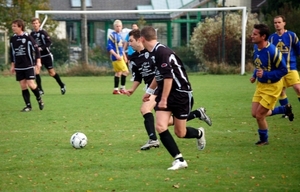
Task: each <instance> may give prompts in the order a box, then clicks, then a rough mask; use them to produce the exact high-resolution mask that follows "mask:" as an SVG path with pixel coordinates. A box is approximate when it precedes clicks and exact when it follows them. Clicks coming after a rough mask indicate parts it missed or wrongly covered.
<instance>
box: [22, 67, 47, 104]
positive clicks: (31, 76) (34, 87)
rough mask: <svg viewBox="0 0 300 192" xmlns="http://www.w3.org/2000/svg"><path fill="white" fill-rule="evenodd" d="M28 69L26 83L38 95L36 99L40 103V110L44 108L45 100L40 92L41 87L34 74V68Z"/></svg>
mask: <svg viewBox="0 0 300 192" xmlns="http://www.w3.org/2000/svg"><path fill="white" fill-rule="evenodd" d="M26 71H27V78H26V84H27V86H28V87H29V88H30V89H31V91H32V92H33V94H34V95H35V97H36V100H37V102H38V104H39V108H40V110H43V109H44V102H43V101H42V98H41V95H40V92H39V88H38V86H37V85H36V84H35V81H34V80H35V76H34V69H28V70H26Z"/></svg>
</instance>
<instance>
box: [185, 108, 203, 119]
mask: <svg viewBox="0 0 300 192" xmlns="http://www.w3.org/2000/svg"><path fill="white" fill-rule="evenodd" d="M196 117H200V112H199V111H197V110H194V111H191V112H190V113H189V116H188V118H187V121H189V120H192V119H195V118H196Z"/></svg>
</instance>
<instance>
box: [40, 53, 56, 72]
mask: <svg viewBox="0 0 300 192" xmlns="http://www.w3.org/2000/svg"><path fill="white" fill-rule="evenodd" d="M41 63H42V66H45V68H46V69H53V55H52V54H50V55H47V56H45V57H41Z"/></svg>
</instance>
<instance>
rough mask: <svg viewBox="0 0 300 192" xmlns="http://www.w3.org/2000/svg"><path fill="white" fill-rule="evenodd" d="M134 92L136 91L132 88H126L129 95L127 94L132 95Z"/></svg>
mask: <svg viewBox="0 0 300 192" xmlns="http://www.w3.org/2000/svg"><path fill="white" fill-rule="evenodd" d="M133 92H134V91H133V90H132V89H127V90H126V95H127V96H131V95H132V94H133Z"/></svg>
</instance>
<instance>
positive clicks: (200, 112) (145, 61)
mask: <svg viewBox="0 0 300 192" xmlns="http://www.w3.org/2000/svg"><path fill="white" fill-rule="evenodd" d="M129 45H130V46H131V47H132V48H133V49H134V50H136V51H135V52H134V53H133V54H132V56H131V60H130V63H131V65H132V72H133V78H134V82H133V85H132V87H131V88H130V89H128V90H127V95H128V96H130V95H132V94H133V93H134V91H135V90H136V89H137V87H138V86H139V85H140V84H141V83H142V81H143V80H144V82H145V84H146V87H148V85H150V84H151V82H152V80H153V78H154V76H155V68H154V63H153V59H154V58H152V56H151V55H150V53H149V51H147V50H146V49H145V48H144V46H143V44H142V42H141V39H140V30H138V29H134V30H132V31H130V32H129ZM155 98H156V95H155V94H153V95H151V96H150V98H149V101H148V102H143V103H142V106H141V109H140V111H141V114H142V115H143V117H144V125H145V128H146V131H147V133H148V137H149V140H148V141H147V142H146V144H145V145H143V146H142V147H141V150H147V149H150V148H151V147H159V141H158V139H157V137H156V133H155V126H154V117H153V114H152V110H153V109H154V107H155V105H156V102H155ZM196 117H197V118H199V119H200V120H203V121H205V122H206V123H207V124H208V125H209V126H211V124H212V122H211V120H210V118H209V117H208V116H207V115H206V113H205V109H204V108H203V107H200V108H198V109H197V110H194V111H192V112H191V113H190V114H189V116H188V118H187V120H188V121H189V120H191V119H194V118H196ZM169 125H173V117H172V116H171V117H170V120H169Z"/></svg>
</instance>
